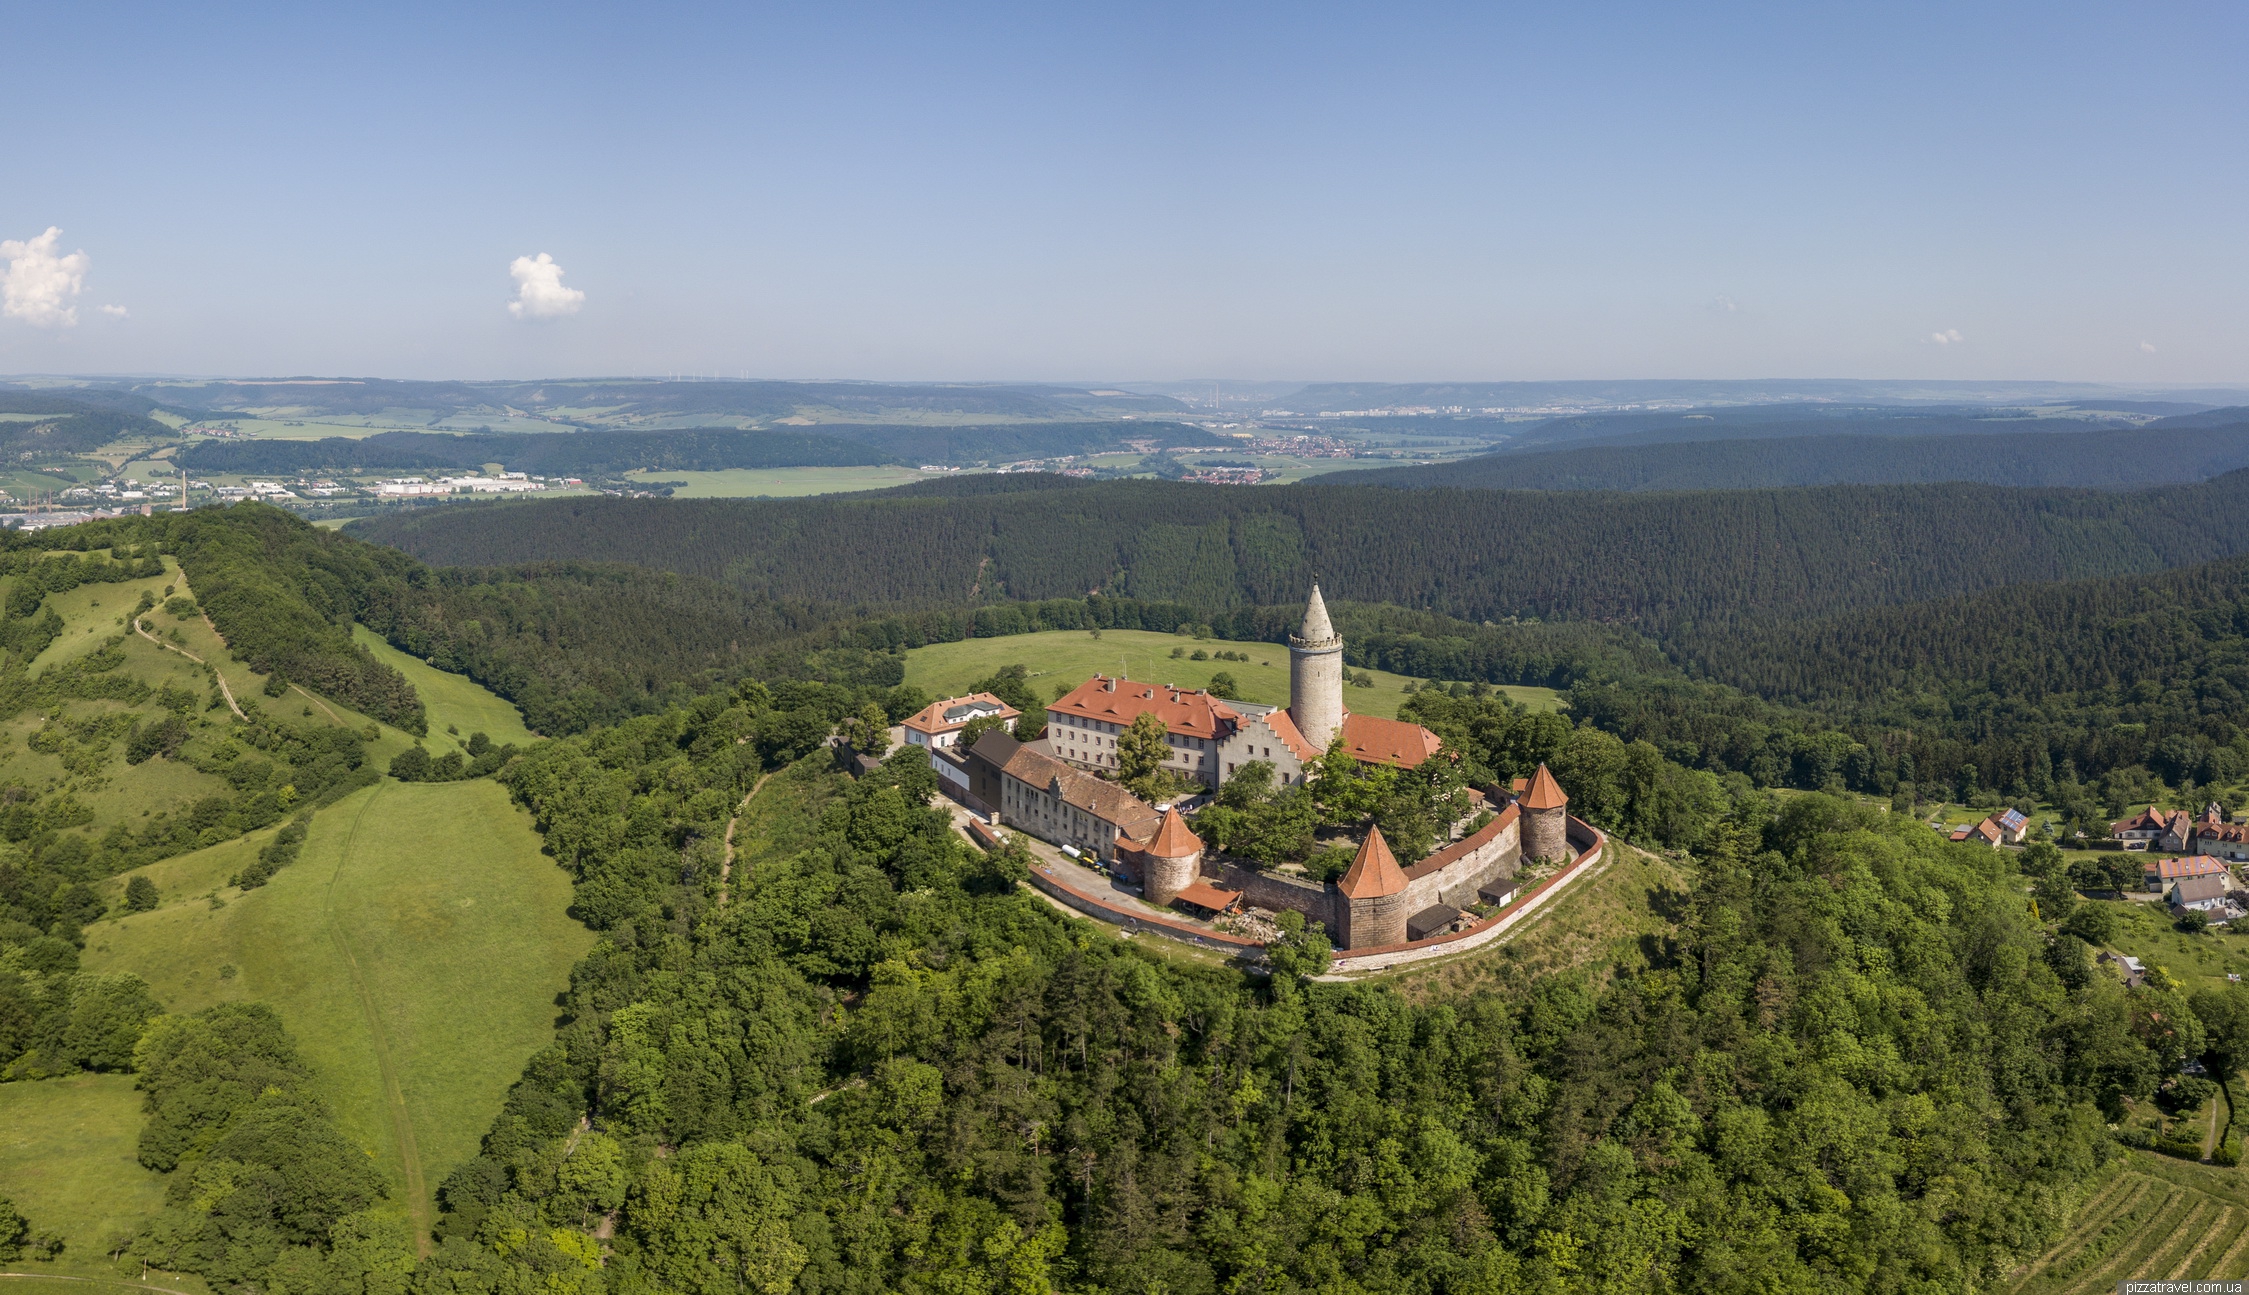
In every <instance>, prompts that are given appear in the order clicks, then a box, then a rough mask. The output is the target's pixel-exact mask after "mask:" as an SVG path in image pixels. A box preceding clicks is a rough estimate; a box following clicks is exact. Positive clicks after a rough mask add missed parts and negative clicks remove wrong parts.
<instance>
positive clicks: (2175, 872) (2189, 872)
mask: <svg viewBox="0 0 2249 1295" xmlns="http://www.w3.org/2000/svg"><path fill="white" fill-rule="evenodd" d="M2225 870H2226V865H2225V860H2223V859H2213V858H2211V857H2210V856H2209V855H2207V854H2197V855H2193V856H2191V857H2189V858H2185V859H2158V860H2156V861H2155V862H2154V863H2148V864H2142V865H2141V866H2140V871H2142V872H2151V873H2154V874H2155V875H2156V876H2157V877H2158V878H2160V879H2162V880H2164V881H2176V880H2178V879H2179V878H2181V877H2210V876H2215V875H2216V874H2218V873H2221V872H2224V871H2225Z"/></svg>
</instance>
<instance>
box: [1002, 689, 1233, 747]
mask: <svg viewBox="0 0 2249 1295" xmlns="http://www.w3.org/2000/svg"><path fill="white" fill-rule="evenodd" d="M1046 710H1047V714H1049V715H1053V714H1063V715H1076V716H1078V717H1080V718H1082V719H1091V720H1099V721H1101V722H1102V723H1105V724H1117V725H1126V724H1130V723H1132V721H1133V720H1135V719H1137V718H1139V717H1140V715H1141V714H1142V713H1144V712H1150V711H1152V712H1154V713H1155V716H1156V718H1158V719H1160V720H1162V721H1163V722H1164V727H1165V728H1167V729H1169V730H1170V731H1171V732H1173V733H1176V734H1178V735H1179V736H1181V737H1204V738H1219V737H1224V736H1225V735H1226V734H1228V733H1231V732H1233V731H1234V726H1235V725H1237V724H1239V723H1240V722H1241V718H1242V717H1241V716H1240V715H1239V714H1238V713H1236V711H1235V710H1234V708H1233V707H1231V706H1228V705H1227V704H1226V703H1225V702H1223V701H1220V700H1219V699H1218V698H1216V697H1213V696H1211V695H1210V694H1209V693H1207V692H1201V691H1196V690H1192V689H1184V688H1171V687H1166V686H1162V685H1159V684H1152V683H1134V682H1133V681H1132V680H1130V679H1111V678H1108V677H1106V676H1104V675H1095V676H1093V677H1092V678H1091V679H1088V680H1086V681H1085V682H1084V683H1082V684H1079V685H1078V686H1077V687H1076V688H1074V689H1072V690H1071V691H1070V693H1069V695H1067V696H1065V697H1064V698H1062V700H1060V701H1058V702H1056V703H1054V704H1053V705H1051V706H1049V707H1047V708H1046Z"/></svg>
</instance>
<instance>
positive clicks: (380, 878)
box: [86, 779, 593, 1231]
mask: <svg viewBox="0 0 2249 1295" xmlns="http://www.w3.org/2000/svg"><path fill="white" fill-rule="evenodd" d="M268 835H269V834H268V833H259V834H257V837H256V838H254V839H252V840H247V841H243V842H234V843H229V844H228V845H224V846H217V847H213V850H212V851H207V852H205V851H199V852H198V854H213V855H215V854H217V853H218V852H220V851H228V852H231V853H232V854H233V856H234V859H235V860H243V859H247V858H248V857H249V856H250V855H251V854H252V853H253V850H254V847H255V845H257V844H258V843H259V842H260V841H262V840H263V839H264V838H265V837H266V836H268ZM227 862H229V860H218V859H214V860H211V861H210V862H209V863H205V862H204V861H201V860H197V859H196V858H195V857H194V856H183V857H182V858H181V859H178V860H169V861H167V862H166V863H164V864H158V865H154V867H153V868H152V869H151V870H150V871H151V873H152V875H155V874H157V873H158V872H159V870H161V873H162V875H157V876H156V879H157V881H158V885H159V886H160V887H163V886H165V884H166V882H167V881H168V882H170V883H171V889H169V890H168V891H167V893H166V894H165V896H164V898H165V903H164V905H163V906H162V907H160V908H158V909H157V910H156V911H155V912H152V913H144V914H136V915H133V916H130V917H124V918H119V919H114V920H111V921H105V922H102V923H98V924H96V925H95V926H94V927H92V928H89V930H88V932H87V935H88V941H87V956H86V965H87V966H88V968H89V969H91V970H96V971H132V972H136V973H138V974H139V975H141V976H142V977H144V978H146V979H147V980H148V982H149V983H150V985H151V986H153V987H154V989H155V991H156V994H157V997H158V998H159V999H160V1000H161V1001H162V1002H163V1003H164V1004H165V1006H166V1007H167V1008H168V1009H170V1010H172V1011H178V1012H186V1011H194V1010H197V1009H199V1008H202V1007H206V1006H209V1005H211V1004H213V1003H217V1002H224V1001H232V1000H257V1001H262V1002H266V1003H270V1004H272V1005H273V1007H274V1008H275V1009H276V1010H278V1011H279V1012H280V1013H281V1015H282V1018H283V1020H284V1021H285V1022H286V1023H287V1024H288V1026H289V1029H290V1031H291V1032H292V1033H294V1034H295V1035H296V1037H297V1040H298V1043H299V1045H300V1046H301V1047H302V1048H303V1050H304V1053H305V1056H306V1059H307V1060H308V1061H310V1062H311V1063H312V1064H313V1066H314V1067H315V1068H316V1069H317V1071H318V1073H319V1075H320V1079H321V1083H322V1085H323V1087H324V1089H325V1091H326V1092H327V1094H328V1096H329V1099H330V1101H331V1102H332V1103H333V1105H334V1107H335V1109H336V1114H337V1118H338V1121H339V1123H340V1124H341V1125H342V1127H343V1129H344V1131H345V1133H346V1135H347V1136H349V1137H351V1138H352V1139H353V1140H354V1141H356V1142H358V1143H359V1144H360V1145H362V1146H364V1147H366V1148H368V1149H369V1150H370V1151H371V1152H373V1153H374V1155H375V1157H376V1159H377V1161H378V1162H379V1163H380V1164H381V1165H382V1166H383V1168H384V1170H385V1172H386V1173H387V1174H388V1175H389V1177H390V1178H391V1180H392V1183H393V1185H394V1189H395V1191H396V1192H397V1195H396V1196H394V1198H393V1199H394V1202H395V1203H396V1204H398V1205H400V1206H403V1207H404V1208H406V1209H408V1210H409V1211H410V1212H411V1213H412V1214H413V1216H414V1217H415V1219H416V1221H417V1223H418V1224H421V1225H425V1227H424V1230H425V1231H426V1224H427V1222H428V1220H429V1218H430V1209H431V1205H430V1193H431V1192H432V1191H434V1189H435V1187H436V1185H437V1184H438V1183H439V1182H441V1181H443V1179H444V1177H445V1175H446V1174H447V1173H448V1172H450V1171H451V1169H452V1168H453V1166H455V1165H456V1164H458V1163H460V1162H461V1161H462V1160H465V1159H467V1158H468V1157H469V1156H471V1155H474V1154H475V1152H476V1147H477V1142H478V1139H479V1138H480V1137H481V1136H482V1135H483V1133H484V1132H485V1130H486V1129H487V1128H488V1127H489V1126H490V1124H491V1121H492V1118H493V1116H494V1115H495V1114H497V1112H498V1110H499V1105H500V1100H501V1098H502V1097H503V1096H504V1095H505V1093H506V1091H507V1088H508V1085H509V1084H510V1083H512V1082H513V1081H514V1080H515V1079H516V1077H517V1076H518V1075H519V1074H520V1073H521V1071H522V1068H523V1064H524V1062H525V1061H526V1060H527V1059H528V1058H529V1057H530V1056H531V1054H532V1053H534V1052H536V1051H538V1050H539V1049H540V1048H542V1047H545V1046H546V1045H547V1044H548V1043H549V1042H550V1041H551V1040H552V1038H553V1032H554V1018H555V1013H556V1009H555V1005H554V999H555V996H556V995H557V994H558V993H560V992H561V991H562V989H563V988H565V987H566V985H567V984H568V980H569V970H570V967H571V964H572V963H574V962H575V961H576V960H577V959H578V958H579V957H580V956H582V955H583V954H584V952H585V951H586V949H587V948H589V947H590V946H591V944H592V942H593V937H592V933H591V932H589V931H587V930H586V929H585V928H584V927H583V926H581V925H580V924H579V923H578V922H576V921H575V920H573V919H572V918H570V917H569V916H568V915H567V913H566V912H565V909H566V907H567V906H568V904H569V902H570V881H569V878H568V877H567V876H566V875H565V874H564V873H563V872H562V871H561V870H560V869H558V868H556V867H555V866H554V863H553V862H552V861H551V860H549V859H547V858H546V857H544V856H543V855H541V854H540V852H539V837H538V835H537V834H536V833H535V832H533V831H532V828H531V822H530V818H529V816H528V815H527V814H525V813H524V812H523V811H522V810H520V809H518V808H517V807H515V806H514V805H513V804H512V803H510V801H509V799H508V795H507V792H506V791H505V790H504V789H503V788H501V787H500V786H499V785H498V784H496V783H494V782H492V781H490V780H489V779H478V780H475V781H470V782H454V783H396V782H391V781H388V780H385V781H384V782H382V783H379V784H377V785H376V786H374V787H370V788H368V789H366V790H364V791H360V792H355V793H353V794H352V795H350V796H348V797H346V798H344V799H343V800H341V801H338V802H337V803H336V804H335V805H333V806H331V807H330V808H328V809H326V810H324V811H322V812H321V813H320V814H319V816H318V817H316V818H315V819H314V820H313V824H312V828H311V831H310V834H309V835H308V836H307V837H306V840H305V844H304V850H303V853H302V854H301V855H300V856H299V858H298V860H297V862H296V863H295V864H293V865H291V866H290V867H288V868H285V869H283V870H282V871H281V872H280V873H279V874H277V875H276V876H275V877H274V879H273V881H272V882H271V883H270V884H268V885H266V886H265V887H263V888H261V889H258V890H254V891H250V892H247V893H243V892H238V891H234V890H232V889H230V888H220V889H218V890H217V895H218V898H220V899H221V900H222V901H223V902H224V904H225V906H224V907H222V908H213V907H212V906H211V904H210V903H209V901H208V900H207V899H205V898H203V896H204V895H205V894H208V893H209V892H210V891H211V889H212V888H213V887H214V886H215V885H216V884H217V881H218V879H219V876H220V875H221V871H220V870H221V869H222V868H223V867H224V866H225V864H226V863H227ZM237 866H238V865H237ZM229 968H231V969H232V971H231V974H230V973H229V970H228V969H229Z"/></svg>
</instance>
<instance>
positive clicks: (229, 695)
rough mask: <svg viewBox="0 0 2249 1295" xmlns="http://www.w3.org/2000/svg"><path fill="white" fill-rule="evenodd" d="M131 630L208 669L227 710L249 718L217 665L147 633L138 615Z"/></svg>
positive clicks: (207, 620)
mask: <svg viewBox="0 0 2249 1295" xmlns="http://www.w3.org/2000/svg"><path fill="white" fill-rule="evenodd" d="M203 623H204V624H205V625H209V624H210V623H211V618H210V617H208V616H206V617H204V618H203ZM133 632H134V633H135V634H138V635H140V636H141V637H142V638H144V639H147V640H148V641H149V642H151V643H154V644H155V645H156V646H158V647H160V648H162V649H164V650H165V651H166V652H177V653H179V654H180V655H181V656H184V657H186V658H187V659H188V660H190V661H193V662H194V663H195V664H197V665H199V666H202V667H203V668H204V669H206V670H209V671H210V672H211V677H212V678H213V679H216V680H217V681H218V684H219V695H220V696H221V697H224V698H226V704H227V708H228V709H229V710H232V711H233V712H234V713H235V715H236V716H237V717H239V718H240V719H242V720H243V721H245V722H247V721H248V720H249V718H250V717H249V716H248V715H244V714H243V713H242V706H241V704H240V703H239V702H237V701H235V700H234V689H232V688H229V687H227V686H226V675H225V674H224V673H222V672H221V671H220V670H219V668H218V667H217V666H215V665H212V664H211V663H210V662H208V661H206V660H204V659H203V658H202V657H199V656H197V655H195V654H194V653H193V652H190V651H188V650H187V649H186V648H184V647H181V646H180V645H179V644H177V643H166V642H165V641H164V640H162V639H160V638H158V637H156V636H155V635H154V634H151V633H149V632H148V628H147V627H146V626H144V625H142V624H141V618H140V617H138V616H135V617H134V618H133ZM211 632H212V633H213V634H216V633H218V630H217V629H216V628H213V629H212V631H211Z"/></svg>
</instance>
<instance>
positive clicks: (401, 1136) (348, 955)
mask: <svg viewBox="0 0 2249 1295" xmlns="http://www.w3.org/2000/svg"><path fill="white" fill-rule="evenodd" d="M382 794H383V784H381V783H377V784H376V785H375V789H374V790H373V791H371V792H369V793H368V794H367V799H365V800H363V801H361V802H359V810H358V812H357V813H355V814H353V815H352V816H351V826H350V827H349V828H347V829H345V832H344V842H343V847H342V848H341V849H340V850H339V851H337V854H336V871H335V872H334V873H332V874H330V876H329V878H328V938H329V939H331V940H333V941H334V942H335V945H336V950H337V952H339V953H341V954H343V955H344V964H345V965H346V966H348V967H350V968H351V987H352V992H353V993H354V994H355V995H356V996H357V997H358V999H359V1011H360V1014H361V1015H362V1016H364V1017H365V1018H366V1021H367V1033H368V1036H369V1038H370V1039H371V1040H372V1041H373V1043H374V1045H375V1065H376V1067H377V1069H378V1070H379V1071H380V1072H381V1075H382V1081H383V1105H384V1106H385V1107H387V1108H388V1109H389V1111H390V1123H391V1136H392V1138H393V1139H395V1140H396V1141H397V1143H398V1159H399V1166H400V1168H401V1170H402V1171H403V1173H404V1174H405V1177H406V1210H407V1214H408V1217H409V1218H411V1219H412V1221H413V1225H414V1250H415V1253H416V1254H418V1255H420V1256H422V1257H424V1258H427V1257H428V1255H429V1250H430V1245H429V1237H430V1226H431V1220H430V1200H429V1185H428V1184H427V1183H426V1182H425V1181H424V1180H423V1176H422V1153H421V1151H420V1149H419V1148H418V1147H417V1146H416V1145H415V1143H414V1120H413V1116H412V1113H411V1112H409V1111H408V1110H407V1107H406V1090H405V1088H404V1087H403V1086H402V1085H401V1084H400V1083H399V1079H398V1065H397V1063H396V1062H395V1061H393V1060H392V1059H391V1055H390V1037H389V1035H387V1034H386V1033H384V1031H383V1016H382V1012H381V1011H380V1010H379V1009H378V1008H377V1006H376V1003H375V994H374V990H373V989H372V988H371V987H370V986H369V985H368V984H367V977H366V975H365V973H363V972H362V971H361V970H360V967H359V955H358V953H357V952H355V951H354V950H353V949H352V947H351V930H350V927H349V926H348V925H347V924H346V923H344V922H340V921H338V920H337V919H336V880H337V878H339V877H341V876H342V875H343V871H344V865H345V864H346V863H348V862H350V860H351V847H352V843H353V842H354V841H356V840H358V839H359V824H360V820H362V819H364V818H366V817H367V807H368V806H369V805H372V804H374V803H375V801H376V800H377V799H378V798H380V797H381V796H382Z"/></svg>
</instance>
